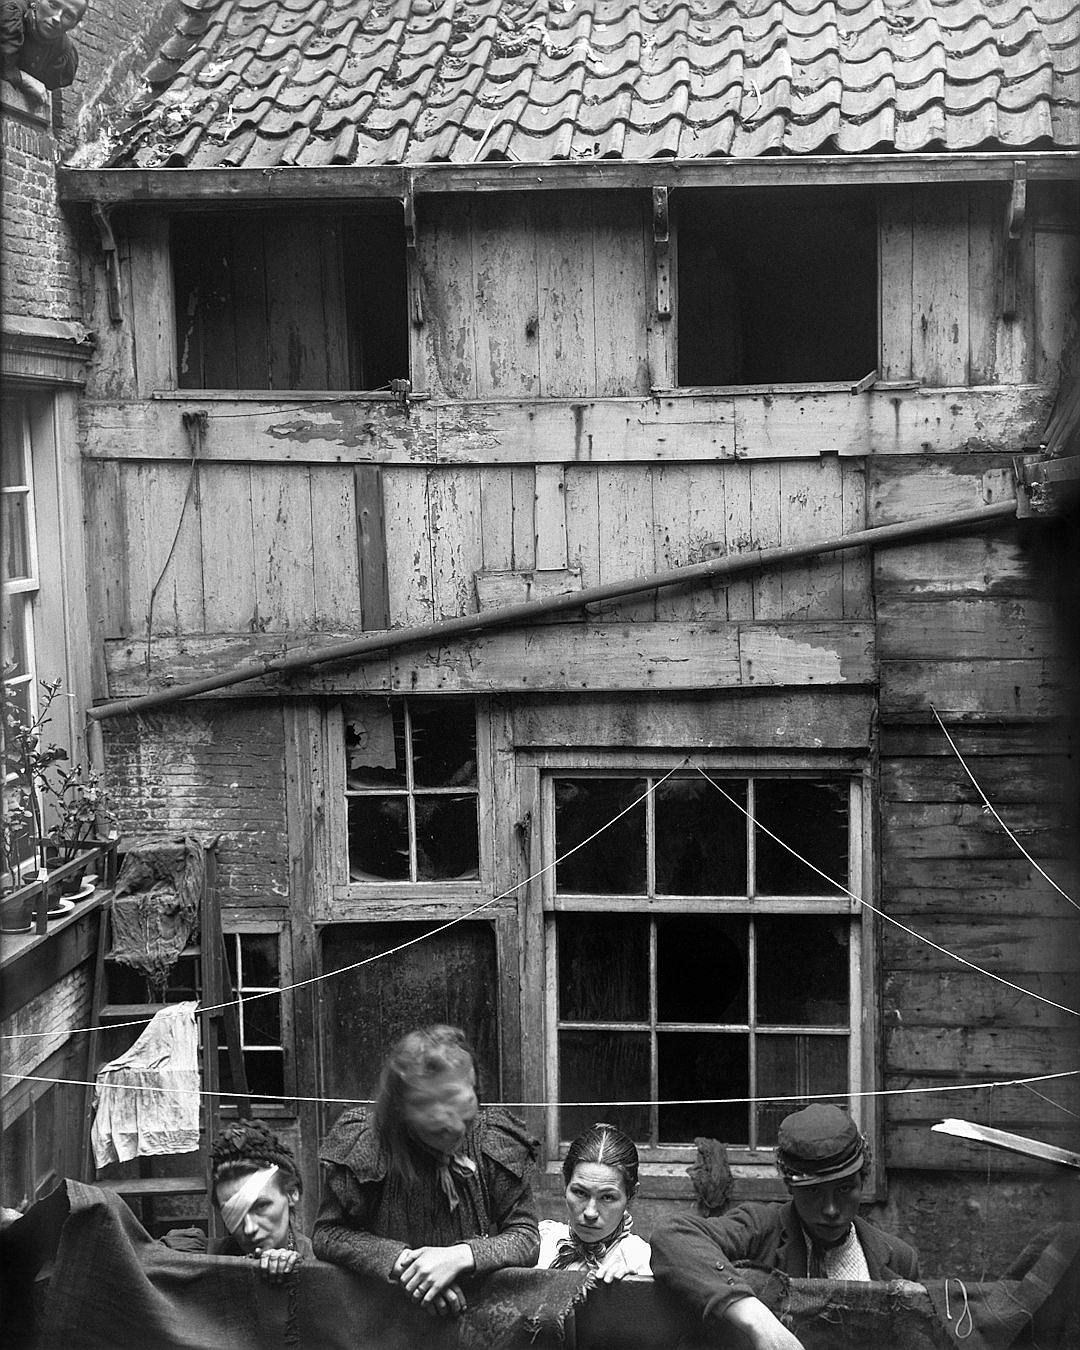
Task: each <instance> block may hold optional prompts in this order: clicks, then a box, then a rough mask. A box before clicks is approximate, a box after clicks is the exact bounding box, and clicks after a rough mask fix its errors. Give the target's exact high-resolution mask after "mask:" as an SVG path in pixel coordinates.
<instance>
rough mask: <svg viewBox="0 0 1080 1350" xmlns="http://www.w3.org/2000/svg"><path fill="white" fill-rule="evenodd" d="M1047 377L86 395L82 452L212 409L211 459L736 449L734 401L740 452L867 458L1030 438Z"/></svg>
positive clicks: (171, 455)
mask: <svg viewBox="0 0 1080 1350" xmlns="http://www.w3.org/2000/svg"><path fill="white" fill-rule="evenodd" d="M1052 396H1053V386H1049V385H1019V386H1004V387H999V388H989V389H979V390H964V391H957V390H940V389H923V390H914V389H913V390H887V389H886V390H877V391H871V392H868V393H865V394H861V395H858V396H856V397H852V396H851V395H850V394H849V393H848V392H847V390H846V389H840V390H837V391H835V392H831V393H827V394H814V395H805V394H799V393H797V392H790V391H789V392H783V391H777V392H775V393H772V394H769V395H764V396H763V395H755V394H680V395H678V396H673V395H670V394H664V395H663V396H662V397H658V398H655V399H642V398H636V399H630V398H627V399H621V398H614V399H578V400H563V399H559V400H551V401H547V400H545V401H542V402H534V401H531V399H530V398H529V397H525V398H514V399H507V400H506V401H501V402H490V401H489V402H482V403H440V402H438V401H437V400H435V399H421V400H418V401H416V402H414V403H413V404H412V405H411V406H410V408H409V410H408V412H406V411H405V410H404V409H402V408H401V407H400V406H399V405H398V404H396V403H394V402H393V401H392V400H389V399H382V398H364V397H360V396H353V395H342V394H337V395H333V396H323V397H321V398H320V397H312V396H311V394H310V393H309V392H305V394H304V396H303V397H302V398H297V397H294V398H292V399H290V398H289V397H288V396H287V395H284V396H282V397H281V399H280V400H277V401H268V400H267V399H265V398H258V399H254V398H243V397H237V398H224V397H215V398H212V399H207V398H206V397H201V398H200V397H199V396H198V395H196V396H193V397H192V398H187V397H168V398H160V399H154V400H151V401H148V402H142V403H139V402H132V403H124V402H114V401H100V402H99V401H87V402H86V403H85V404H84V407H83V413H82V415H83V418H84V421H85V425H86V430H87V437H86V444H87V454H88V455H89V456H91V457H93V458H104V459H187V458H188V457H189V455H190V447H189V445H188V442H187V438H186V436H185V435H184V432H183V427H182V425H181V421H180V414H181V413H182V412H185V411H193V410H197V409H199V408H204V409H205V408H209V414H210V431H209V434H208V436H207V438H206V444H205V446H204V447H203V455H204V458H205V459H209V460H217V459H223V460H233V461H236V460H273V461H281V460H290V461H294V462H297V463H316V462H319V461H329V462H332V463H338V462H341V461H348V462H350V463H351V462H355V461H358V460H369V461H372V462H380V463H387V462H391V463H401V464H410V463H417V462H424V461H427V462H434V461H435V460H436V459H438V460H439V461H440V462H443V463H460V464H470V463H471V464H485V463H520V464H533V463H567V462H570V461H573V462H581V461H585V460H606V461H609V462H623V461H631V460H646V461H649V462H654V461H656V460H658V459H670V460H691V459H706V460H716V459H720V458H728V457H731V456H733V455H734V453H735V447H736V430H735V421H736V410H737V416H738V420H739V424H740V426H741V428H742V432H741V436H740V438H739V441H738V453H739V455H740V457H746V458H763V459H768V458H785V459H793V458H816V457H817V456H818V455H820V454H822V453H825V452H835V453H838V454H840V455H844V456H850V455H854V456H863V455H867V454H869V453H870V452H871V451H872V452H873V455H874V459H875V460H877V458H878V457H879V456H888V455H914V454H933V455H940V454H948V453H952V452H961V451H963V452H974V451H980V450H995V449H996V450H1000V448H1001V447H1002V446H1008V447H1012V446H1021V445H1034V444H1037V443H1038V438H1039V435H1040V433H1041V431H1042V428H1043V426H1044V425H1045V421H1046V415H1047V413H1048V411H1049V407H1050V402H1051V399H1052Z"/></svg>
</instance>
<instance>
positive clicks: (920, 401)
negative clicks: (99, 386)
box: [82, 384, 1054, 566]
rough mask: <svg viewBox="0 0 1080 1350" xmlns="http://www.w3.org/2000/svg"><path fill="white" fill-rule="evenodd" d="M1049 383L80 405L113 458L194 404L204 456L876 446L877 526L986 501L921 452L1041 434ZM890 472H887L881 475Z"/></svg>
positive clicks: (400, 457)
mask: <svg viewBox="0 0 1080 1350" xmlns="http://www.w3.org/2000/svg"><path fill="white" fill-rule="evenodd" d="M1053 397H1054V390H1053V388H1051V387H1050V386H1043V385H1009V386H998V387H987V388H983V389H978V390H973V389H963V390H958V389H911V388H908V389H904V390H890V389H883V388H881V387H875V388H874V389H871V390H868V391H867V392H866V393H865V394H862V395H860V397H859V398H852V397H851V395H850V393H849V386H848V385H846V384H839V385H836V386H834V387H833V388H832V389H830V390H822V389H818V390H817V391H815V392H807V391H805V390H802V389H800V388H788V389H774V390H772V392H770V393H767V394H766V393H762V392H761V391H757V392H754V393H736V392H732V391H731V390H715V391H709V392H701V391H698V392H690V391H687V390H676V391H670V392H666V393H663V394H657V395H656V396H655V397H653V398H599V399H545V400H536V399H506V400H500V401H494V400H492V401H484V402H480V401H477V402H455V403H443V402H439V401H436V400H435V399H427V400H424V401H421V402H417V403H414V404H413V405H412V407H411V410H410V414H409V416H407V417H406V416H405V415H404V414H403V412H402V410H401V408H400V407H398V406H397V405H395V404H393V403H392V402H388V401H387V400H385V399H370V398H366V397H363V396H354V395H351V394H348V395H343V394H340V393H339V394H322V395H319V394H312V393H310V392H305V393H304V394H303V395H302V396H300V398H299V400H298V399H297V397H293V398H290V397H289V396H288V395H287V394H285V395H282V394H275V395H272V396H270V397H269V398H267V396H266V395H263V396H262V397H258V398H256V397H252V396H248V395H245V394H243V393H236V394H231V395H225V396H222V395H221V394H218V393H214V395H213V396H212V397H209V396H207V395H204V394H202V393H200V392H199V391H190V392H188V393H184V394H181V395H172V394H170V395H167V396H165V397H159V398H154V399H150V400H147V401H145V402H130V401H124V402H114V401H111V400H110V401H101V402H98V401H93V400H85V401H84V402H83V404H82V415H83V417H84V419H85V424H86V438H85V449H84V454H85V455H86V456H87V457H88V458H91V459H103V460H114V459H138V460H149V461H153V460H169V459H180V460H183V461H185V462H187V461H188V460H190V458H191V446H190V443H189V441H188V438H187V436H186V435H185V434H184V428H183V424H182V417H183V414H184V413H185V412H193V411H201V410H205V411H206V413H207V417H208V430H207V435H206V437H205V440H204V443H203V446H202V450H201V458H202V460H203V462H206V463H210V462H214V461H224V462H229V463H243V462H247V463H266V462H274V463H294V464H319V463H330V464H340V463H349V462H354V463H355V462H364V463H383V464H402V465H417V464H423V463H427V464H447V465H449V464H461V465H466V464H528V465H534V464H556V465H562V464H580V463H583V462H591V463H607V464H618V463H631V462H638V461H647V462H649V463H656V462H657V461H660V460H663V461H670V462H676V461H691V460H694V461H697V460H708V461H716V460H728V459H817V458H819V457H820V456H821V455H825V454H835V455H840V456H851V457H861V456H869V455H871V454H872V455H873V460H874V470H875V481H874V484H873V486H874V488H875V491H876V492H878V494H879V495H881V497H882V501H881V504H880V505H877V504H876V499H875V506H874V519H873V520H872V521H871V522H870V523H875V524H876V523H879V522H883V521H885V520H902V519H906V518H912V517H915V516H920V515H927V514H937V513H939V512H940V511H942V510H946V509H950V508H948V507H947V506H946V505H945V503H946V501H952V500H954V499H955V498H956V497H957V495H958V493H959V495H961V496H962V497H963V504H964V506H971V505H978V504H979V503H980V502H981V501H985V500H989V498H987V497H986V496H985V493H984V491H983V486H984V485H983V484H981V483H980V482H979V480H978V478H977V477H976V481H975V483H974V484H973V485H970V484H968V483H967V473H965V474H964V479H963V481H961V482H959V483H958V484H953V483H952V481H951V480H953V479H954V478H957V477H958V475H957V467H956V466H955V465H951V464H944V465H943V464H938V463H935V462H934V460H933V459H932V458H927V459H926V460H924V461H923V460H921V461H919V463H918V464H913V463H912V462H911V461H912V460H913V459H914V457H915V456H916V455H920V456H927V457H932V456H939V455H942V454H949V453H962V454H966V455H971V453H972V452H973V451H998V452H1001V451H1008V452H1012V451H1015V449H1016V448H1018V447H1020V446H1023V445H1030V444H1035V443H1036V442H1037V441H1038V438H1039V436H1040V434H1041V431H1042V427H1043V426H1044V424H1045V419H1046V415H1047V413H1048V411H1049V408H1050V405H1051V403H1052V401H1053ZM890 456H891V457H899V456H903V457H904V460H905V461H906V462H905V463H902V464H899V465H892V466H888V465H886V468H885V469H883V468H882V463H881V461H882V459H883V458H884V457H890ZM987 463H989V461H987ZM995 463H997V464H999V465H1000V466H1001V467H1000V474H1001V475H1002V477H1003V480H1004V476H1005V475H1008V477H1009V480H1010V481H1011V474H1012V469H1011V461H1010V460H1007V459H1006V458H1004V457H1003V456H1001V455H1000V454H999V457H998V459H997V461H995ZM965 467H966V466H965ZM981 467H982V468H986V467H987V464H983V465H982V466H981ZM971 472H972V473H975V474H977V473H978V472H979V470H976V469H974V468H973V469H972V470H971ZM924 478H925V482H924V481H923V479H924ZM878 479H883V480H884V481H883V486H882V488H880V489H878V488H877V480H878ZM894 480H899V481H894ZM898 494H904V496H903V497H902V498H901V497H900V496H899V495H898ZM871 495H873V494H871ZM894 498H895V499H896V500H895V501H894V500H893V499H894ZM538 565H545V564H541V563H539V562H538ZM546 565H551V566H557V565H559V564H554V563H549V564H546Z"/></svg>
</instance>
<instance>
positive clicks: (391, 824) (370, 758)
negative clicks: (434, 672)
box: [344, 698, 480, 882]
mask: <svg viewBox="0 0 1080 1350" xmlns="http://www.w3.org/2000/svg"><path fill="white" fill-rule="evenodd" d="M344 721H345V745H344V753H345V798H346V812H347V820H348V847H349V879H350V880H351V881H359V882H382V881H408V882H421V881H460V880H475V879H476V878H477V877H478V876H479V875H480V849H479V817H478V800H477V799H478V787H477V776H476V709H475V706H474V704H473V702H472V700H471V699H470V700H452V699H443V700H437V699H421V698H391V699H355V700H352V701H351V702H349V703H347V704H345V706H344Z"/></svg>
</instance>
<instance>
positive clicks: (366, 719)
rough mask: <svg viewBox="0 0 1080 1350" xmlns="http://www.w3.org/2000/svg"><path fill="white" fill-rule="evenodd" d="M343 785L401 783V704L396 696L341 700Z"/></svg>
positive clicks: (402, 709)
mask: <svg viewBox="0 0 1080 1350" xmlns="http://www.w3.org/2000/svg"><path fill="white" fill-rule="evenodd" d="M344 711H345V756H346V760H345V786H346V787H347V788H351V789H356V788H367V787H404V786H405V782H406V779H405V705H404V703H403V702H402V701H401V700H400V699H394V700H393V701H392V702H384V701H382V700H380V699H364V700H363V701H362V702H361V701H359V700H358V701H356V702H353V703H346V704H345V710H344Z"/></svg>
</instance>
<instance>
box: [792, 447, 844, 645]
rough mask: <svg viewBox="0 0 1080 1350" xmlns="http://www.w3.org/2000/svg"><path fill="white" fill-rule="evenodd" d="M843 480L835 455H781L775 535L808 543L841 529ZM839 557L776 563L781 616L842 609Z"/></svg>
mask: <svg viewBox="0 0 1080 1350" xmlns="http://www.w3.org/2000/svg"><path fill="white" fill-rule="evenodd" d="M843 530H844V521H843V486H842V476H841V463H840V460H839V459H837V458H835V457H833V456H829V457H828V458H823V459H817V460H784V461H782V462H781V464H780V539H781V542H782V543H785V544H804V543H811V542H813V540H815V539H826V538H828V537H829V536H830V535H838V534H842V533H843ZM843 580H844V579H843V562H842V560H841V559H840V558H810V559H808V560H807V561H806V562H804V563H791V564H788V565H786V566H784V567H782V568H781V569H780V604H781V609H782V612H783V614H784V617H785V618H788V619H822V618H833V617H836V618H839V617H840V616H841V615H842V614H843V609H844V600H843Z"/></svg>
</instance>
